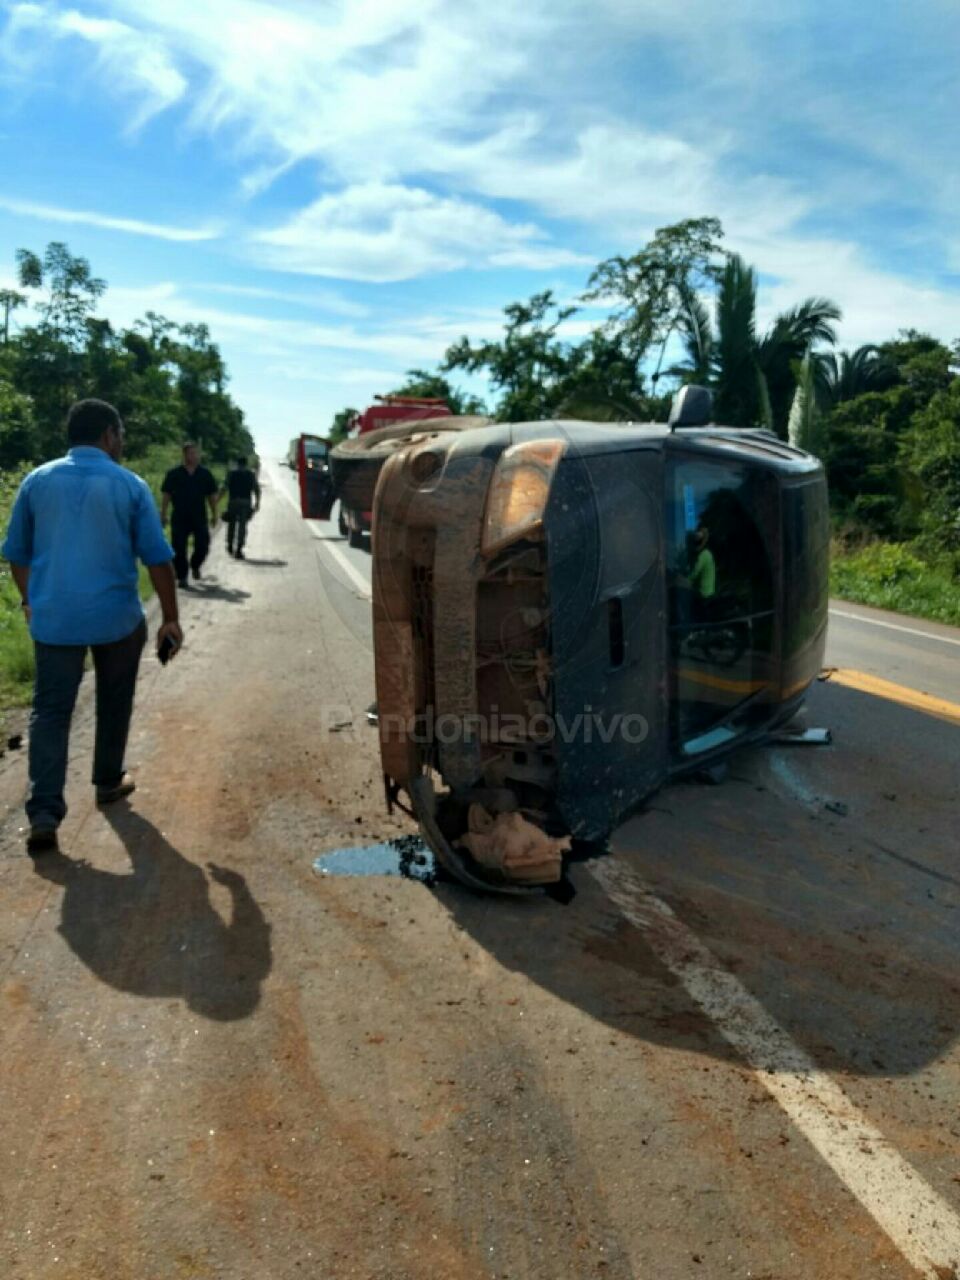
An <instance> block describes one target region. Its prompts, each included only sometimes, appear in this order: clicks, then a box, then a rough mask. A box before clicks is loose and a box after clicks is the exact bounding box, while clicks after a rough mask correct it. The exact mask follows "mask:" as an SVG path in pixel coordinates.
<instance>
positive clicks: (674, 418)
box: [667, 382, 713, 431]
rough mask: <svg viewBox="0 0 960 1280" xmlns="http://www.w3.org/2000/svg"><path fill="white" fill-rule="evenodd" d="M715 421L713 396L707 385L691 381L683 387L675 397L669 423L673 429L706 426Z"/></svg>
mask: <svg viewBox="0 0 960 1280" xmlns="http://www.w3.org/2000/svg"><path fill="white" fill-rule="evenodd" d="M712 421H713V396H712V394H711V393H710V392H709V391H708V390H707V388H706V387H698V386H696V385H694V383H692V382H691V383H690V384H689V385H688V386H686V387H681V388H680V390H679V391H678V392H677V394H676V395H675V396H674V397H673V404H672V405H671V406H670V417H669V418H668V419H667V425H668V426H669V427H670V430H671V431H675V430H676V429H677V427H705V426H707V424H708V423H710V422H712Z"/></svg>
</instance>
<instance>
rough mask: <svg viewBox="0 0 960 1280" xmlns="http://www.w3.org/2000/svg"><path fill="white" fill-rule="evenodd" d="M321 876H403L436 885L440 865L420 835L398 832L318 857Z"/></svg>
mask: <svg viewBox="0 0 960 1280" xmlns="http://www.w3.org/2000/svg"><path fill="white" fill-rule="evenodd" d="M313 869H314V871H316V873H317V874H318V875H321V876H400V877H401V878H402V879H404V880H417V881H419V882H420V884H425V885H434V884H436V882H437V878H438V874H439V869H438V867H437V860H436V857H435V855H434V853H433V850H432V849H431V848H430V847H429V846H428V845H427V844H425V843H424V841H423V840H421V839H420V837H419V836H398V837H397V838H396V839H395V840H383V841H381V842H379V843H378V844H367V845H355V846H352V847H350V848H346V849H333V850H331V852H330V853H324V854H321V856H320V857H319V858H315V859H314V862H313Z"/></svg>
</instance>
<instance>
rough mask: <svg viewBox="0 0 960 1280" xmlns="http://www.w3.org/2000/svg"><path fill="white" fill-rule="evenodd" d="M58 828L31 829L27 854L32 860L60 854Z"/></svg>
mask: <svg viewBox="0 0 960 1280" xmlns="http://www.w3.org/2000/svg"><path fill="white" fill-rule="evenodd" d="M59 852H60V845H59V843H58V842H57V828H56V827H31V828H30V834H29V835H28V836H27V853H28V854H29V855H30V857H31V858H42V857H43V856H44V854H48V853H59Z"/></svg>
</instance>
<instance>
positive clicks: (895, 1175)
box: [591, 859, 960, 1280]
mask: <svg viewBox="0 0 960 1280" xmlns="http://www.w3.org/2000/svg"><path fill="white" fill-rule="evenodd" d="M591 870H592V872H593V875H594V876H595V877H596V879H597V880H598V881H599V882H600V884H601V885H602V886H603V888H604V889H605V890H606V892H607V893H608V894H609V896H610V898H611V899H612V901H613V902H615V903H616V904H617V906H618V907H619V908H620V910H621V911H622V912H623V914H624V916H625V917H626V918H627V919H628V920H629V921H630V923H631V924H633V925H635V926H636V928H638V929H640V930H641V931H642V933H643V935H644V940H645V941H646V943H647V944H648V946H650V947H651V948H652V950H653V951H654V952H655V953H656V954H657V956H658V957H659V959H660V960H661V962H662V963H663V964H665V965H666V967H667V968H668V969H669V970H670V971H671V973H673V974H674V976H675V977H677V978H678V979H679V980H680V982H681V983H682V984H683V986H684V987H685V988H686V990H687V992H688V994H689V995H690V996H691V997H692V998H693V999H694V1000H695V1001H696V1002H697V1004H698V1005H699V1006H700V1007H701V1008H702V1009H703V1011H704V1013H706V1014H707V1016H708V1017H709V1018H710V1019H711V1021H712V1022H713V1023H714V1025H715V1026H716V1027H717V1029H718V1030H719V1031H720V1032H721V1033H722V1034H723V1036H724V1038H725V1039H726V1040H727V1041H728V1042H729V1043H730V1044H731V1045H732V1046H733V1048H734V1049H735V1050H736V1051H737V1053H738V1054H740V1055H741V1056H742V1057H743V1058H744V1059H745V1060H746V1061H747V1062H748V1063H749V1065H750V1066H751V1067H752V1068H753V1070H754V1071H755V1072H756V1075H757V1079H758V1081H759V1083H760V1084H762V1085H763V1086H764V1088H765V1089H767V1090H768V1092H769V1093H770V1094H771V1095H772V1096H773V1097H774V1098H775V1100H776V1101H777V1102H778V1103H779V1104H780V1106H781V1107H782V1108H783V1110H784V1111H785V1112H786V1113H787V1115H788V1116H789V1117H790V1119H791V1120H792V1121H793V1123H794V1124H795V1125H796V1126H797V1128H798V1129H799V1130H800V1132H801V1133H802V1134H803V1135H804V1137H805V1138H806V1139H807V1141H808V1142H810V1143H811V1144H812V1145H813V1147H815V1149H816V1150H817V1151H818V1152H819V1153H820V1155H821V1156H822V1157H823V1159H824V1160H826V1162H827V1164H829V1165H830V1167H831V1169H832V1170H833V1171H834V1173H835V1174H836V1175H837V1176H838V1177H839V1178H840V1179H841V1181H842V1182H843V1183H844V1184H845V1185H846V1187H847V1188H848V1189H849V1190H850V1191H851V1192H852V1193H853V1195H855V1196H856V1198H857V1199H858V1200H859V1201H860V1203H861V1204H862V1205H863V1207H864V1209H866V1211H867V1213H869V1214H870V1216H871V1217H872V1218H873V1220H874V1221H875V1222H876V1223H877V1225H878V1226H879V1227H880V1228H881V1229H882V1230H883V1231H884V1232H885V1233H886V1234H887V1236H889V1238H890V1239H891V1240H892V1241H893V1243H894V1244H895V1245H896V1247H897V1248H898V1249H899V1250H900V1252H901V1253H902V1254H903V1256H904V1258H906V1260H907V1261H908V1262H909V1263H910V1264H911V1266H913V1267H916V1269H917V1270H918V1271H919V1272H920V1274H921V1275H923V1276H925V1277H929V1280H942V1277H943V1276H945V1275H953V1274H955V1272H954V1268H958V1267H960V1218H958V1217H957V1215H956V1214H955V1213H954V1211H953V1209H952V1208H951V1207H950V1205H949V1204H947V1202H946V1201H945V1200H944V1199H943V1198H942V1197H941V1196H940V1195H938V1194H937V1192H936V1191H934V1190H933V1188H932V1187H930V1186H928V1185H927V1183H925V1182H924V1180H923V1179H922V1178H921V1177H920V1174H919V1173H918V1172H917V1170H916V1169H914V1168H913V1166H912V1165H911V1164H909V1163H908V1162H907V1161H906V1160H905V1159H904V1158H903V1157H902V1156H901V1155H899V1153H898V1152H896V1151H894V1150H893V1148H892V1147H891V1145H890V1143H889V1142H888V1140H887V1139H886V1138H885V1137H884V1136H883V1134H882V1133H881V1132H880V1131H879V1130H878V1129H876V1128H875V1127H874V1126H873V1125H872V1124H871V1123H870V1121H869V1120H867V1118H866V1117H865V1116H864V1114H863V1113H862V1112H861V1111H860V1110H859V1109H858V1108H857V1107H856V1106H855V1105H854V1103H853V1102H851V1100H850V1099H849V1098H848V1097H847V1095H846V1094H845V1093H844V1092H843V1090H842V1089H841V1088H840V1087H839V1085H837V1084H836V1083H835V1081H833V1080H832V1079H831V1078H830V1076H828V1075H827V1074H826V1073H825V1072H824V1071H821V1070H820V1068H819V1067H818V1066H817V1064H816V1063H815V1062H814V1061H813V1059H812V1058H810V1057H808V1055H807V1054H806V1053H805V1052H804V1051H803V1049H801V1048H800V1047H799V1045H796V1044H795V1043H794V1042H793V1041H792V1040H791V1039H790V1037H789V1035H788V1034H787V1032H786V1031H785V1030H784V1029H783V1028H782V1027H781V1026H780V1025H779V1024H778V1023H777V1022H775V1021H774V1019H773V1018H771V1017H770V1015H769V1014H768V1013H767V1011H766V1010H765V1009H764V1008H763V1006H762V1005H761V1004H760V1003H759V1002H758V1001H757V1000H756V999H754V997H753V996H752V995H750V993H749V992H748V991H747V990H746V989H745V988H744V987H743V986H742V985H741V984H740V982H738V981H737V979H736V978H735V977H734V976H733V974H731V973H729V972H728V971H727V970H726V969H724V968H723V967H722V965H721V964H720V963H719V961H718V960H717V959H716V957H715V956H714V955H713V954H712V953H711V952H710V951H709V950H708V949H707V947H705V946H704V945H703V943H702V942H700V940H699V939H698V938H697V937H696V936H695V935H694V934H693V933H691V932H690V931H689V930H688V929H687V928H686V926H685V925H684V924H682V923H681V921H680V920H678V918H677V917H676V916H675V915H674V913H673V912H672V911H671V910H670V908H669V907H668V906H667V905H666V903H664V902H661V901H660V899H659V898H657V897H655V896H654V894H652V893H651V892H650V890H649V889H648V888H647V886H646V885H645V884H644V883H643V881H642V880H641V879H640V878H639V877H638V876H636V875H635V874H634V873H633V872H632V871H631V870H630V869H629V868H626V867H624V866H623V864H622V863H618V862H616V861H615V860H613V859H605V860H604V861H602V862H598V863H597V865H596V866H594V867H592V868H591Z"/></svg>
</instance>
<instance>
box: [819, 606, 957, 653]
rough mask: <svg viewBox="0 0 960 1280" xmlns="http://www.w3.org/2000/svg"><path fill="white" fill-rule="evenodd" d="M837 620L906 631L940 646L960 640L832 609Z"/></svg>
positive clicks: (843, 610) (880, 619)
mask: <svg viewBox="0 0 960 1280" xmlns="http://www.w3.org/2000/svg"><path fill="white" fill-rule="evenodd" d="M830 613H831V614H832V615H833V617H835V618H850V619H852V620H853V621H854V622H866V623H868V625H869V626H871V627H886V628H887V630H888V631H904V632H906V634H907V635H908V636H922V637H923V638H924V640H938V641H939V642H940V644H957V645H960V640H957V639H955V638H954V637H953V636H939V635H937V634H936V632H935V631H922V630H921V629H920V628H919V627H904V626H902V625H901V624H900V623H899V622H885V621H884V620H883V619H882V618H865V617H864V616H863V614H860V613H849V612H848V611H847V610H846V609H831V610H830Z"/></svg>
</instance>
